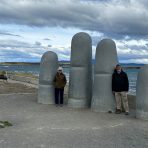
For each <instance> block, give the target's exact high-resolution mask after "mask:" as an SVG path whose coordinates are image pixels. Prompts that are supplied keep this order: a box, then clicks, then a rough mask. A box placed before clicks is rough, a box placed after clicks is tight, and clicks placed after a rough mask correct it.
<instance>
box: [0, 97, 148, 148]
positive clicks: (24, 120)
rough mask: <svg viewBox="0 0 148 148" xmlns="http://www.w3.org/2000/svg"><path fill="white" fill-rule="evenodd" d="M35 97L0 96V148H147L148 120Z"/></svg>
mask: <svg viewBox="0 0 148 148" xmlns="http://www.w3.org/2000/svg"><path fill="white" fill-rule="evenodd" d="M36 100H37V96H36V94H11V95H10V94H9V95H6V94H5V95H0V120H8V121H10V122H11V123H12V124H13V126H12V127H7V128H4V129H0V148H148V121H143V120H139V119H135V117H134V116H133V115H131V116H125V115H124V114H122V115H116V114H113V113H112V114H109V113H95V112H92V111H91V110H90V109H71V108H68V107H66V106H64V107H55V106H54V105H42V104H37V101H36Z"/></svg>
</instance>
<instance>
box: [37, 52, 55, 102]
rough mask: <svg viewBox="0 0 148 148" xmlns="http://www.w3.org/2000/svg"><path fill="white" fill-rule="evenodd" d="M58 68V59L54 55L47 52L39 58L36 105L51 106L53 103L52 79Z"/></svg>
mask: <svg viewBox="0 0 148 148" xmlns="http://www.w3.org/2000/svg"><path fill="white" fill-rule="evenodd" d="M57 68H58V57H57V55H56V53H54V52H52V51H47V52H45V53H44V55H43V56H42V58H41V63H40V74H39V88H38V103H42V104H53V103H54V86H53V79H54V77H55V75H56V72H57Z"/></svg>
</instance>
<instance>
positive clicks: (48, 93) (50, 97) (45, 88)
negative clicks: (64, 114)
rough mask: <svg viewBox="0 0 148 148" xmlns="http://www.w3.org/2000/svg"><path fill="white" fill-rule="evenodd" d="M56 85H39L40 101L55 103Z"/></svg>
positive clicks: (42, 102)
mask: <svg viewBox="0 0 148 148" xmlns="http://www.w3.org/2000/svg"><path fill="white" fill-rule="evenodd" d="M53 92H54V87H53V86H50V85H39V89H38V103H41V104H54V93H53Z"/></svg>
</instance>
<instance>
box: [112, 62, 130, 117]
mask: <svg viewBox="0 0 148 148" xmlns="http://www.w3.org/2000/svg"><path fill="white" fill-rule="evenodd" d="M128 90H129V82H128V77H127V74H126V73H125V72H124V71H123V70H122V68H121V65H119V64H117V65H116V68H115V70H114V73H113V75H112V91H113V93H114V94H115V99H116V113H117V114H120V113H121V112H122V109H121V103H122V102H123V107H124V110H125V115H128V114H129V106H128V98H127V92H128Z"/></svg>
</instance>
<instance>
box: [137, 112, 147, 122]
mask: <svg viewBox="0 0 148 148" xmlns="http://www.w3.org/2000/svg"><path fill="white" fill-rule="evenodd" d="M136 118H139V119H144V120H148V112H144V111H141V110H137V111H136Z"/></svg>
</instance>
